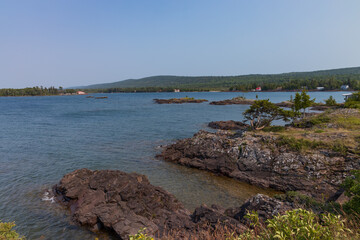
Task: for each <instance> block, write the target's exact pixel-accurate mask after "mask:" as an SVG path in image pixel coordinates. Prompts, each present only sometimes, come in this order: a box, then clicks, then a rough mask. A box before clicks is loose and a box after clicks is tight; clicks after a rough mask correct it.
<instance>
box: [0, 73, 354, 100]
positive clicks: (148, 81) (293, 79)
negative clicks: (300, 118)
mask: <svg viewBox="0 0 360 240" xmlns="http://www.w3.org/2000/svg"><path fill="white" fill-rule="evenodd" d="M175 89H176V90H177V91H181V92H198V91H243V92H246V91H254V90H256V89H261V91H299V90H303V89H306V90H308V91H319V90H321V91H336V90H360V67H354V68H342V69H331V70H323V71H314V72H293V73H283V74H250V75H239V76H197V77H185V76H152V77H146V78H141V79H129V80H123V81H118V82H113V83H104V84H95V85H89V86H81V87H73V88H72V89H63V88H61V87H59V88H55V87H49V88H46V87H45V88H44V87H28V88H22V89H11V88H6V89H0V96H47V95H61V94H65V95H66V94H75V93H76V91H79V90H82V91H85V92H88V93H116V92H173V91H174V90H175Z"/></svg>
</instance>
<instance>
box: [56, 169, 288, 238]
mask: <svg viewBox="0 0 360 240" xmlns="http://www.w3.org/2000/svg"><path fill="white" fill-rule="evenodd" d="M53 192H54V195H55V197H56V199H57V202H58V203H60V204H62V205H64V206H66V207H67V208H68V209H69V210H70V213H71V219H72V221H73V223H75V224H77V225H81V226H84V227H87V228H88V229H89V230H91V231H94V232H97V231H100V230H105V231H108V232H110V233H113V234H114V235H116V236H118V238H119V239H128V237H129V235H133V234H136V233H137V232H138V231H139V230H140V229H143V228H146V230H145V232H146V233H147V234H148V235H149V236H154V237H156V238H157V239H196V237H198V239H206V236H207V235H208V234H209V233H210V234H211V233H212V232H213V231H216V230H219V229H226V230H230V231H232V232H235V233H238V234H239V233H241V232H243V231H244V230H245V229H247V228H248V225H247V219H246V218H244V217H245V215H246V213H247V212H248V211H250V212H251V211H257V212H258V213H259V217H260V219H262V220H266V219H268V218H271V217H272V216H274V215H276V214H278V213H283V212H285V211H286V210H289V209H291V208H292V207H293V206H292V204H291V203H290V202H284V201H280V200H277V199H274V198H270V197H268V196H266V195H262V194H257V195H256V196H254V197H252V198H250V199H249V200H247V201H246V202H245V203H244V204H243V205H241V206H239V207H237V208H228V209H224V208H222V207H220V206H216V205H212V206H211V207H208V206H206V205H202V206H199V207H198V208H196V209H195V211H194V212H193V213H190V212H189V211H188V210H187V209H185V208H184V207H183V205H182V204H181V203H180V202H178V200H177V199H176V198H175V197H174V196H173V195H172V194H170V193H168V192H167V191H165V190H163V189H162V188H160V187H156V186H153V185H151V184H150V183H149V180H148V179H147V177H146V176H144V175H140V174H136V173H130V174H129V173H125V172H122V171H118V170H116V171H115V170H100V171H92V170H89V169H79V170H76V171H74V172H71V173H69V174H67V175H65V176H64V177H63V178H62V179H61V181H60V182H59V183H58V184H57V185H55V186H54V187H53ZM195 236H196V237H195Z"/></svg>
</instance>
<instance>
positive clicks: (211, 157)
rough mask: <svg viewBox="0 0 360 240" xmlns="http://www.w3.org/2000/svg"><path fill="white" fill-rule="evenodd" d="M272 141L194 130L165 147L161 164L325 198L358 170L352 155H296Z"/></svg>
mask: <svg viewBox="0 0 360 240" xmlns="http://www.w3.org/2000/svg"><path fill="white" fill-rule="evenodd" d="M276 140H277V138H276V136H271V135H256V134H255V133H250V132H246V133H245V134H243V136H240V137H239V136H238V135H233V134H232V133H229V132H225V131H220V132H218V133H210V132H206V131H199V132H198V133H196V134H195V135H194V136H193V137H192V138H188V139H183V140H179V141H178V142H176V143H175V144H172V145H169V146H167V147H165V148H164V150H163V152H162V153H161V154H160V155H159V157H161V158H162V159H164V160H166V161H170V162H174V163H178V164H181V165H185V166H188V167H193V168H198V169H202V170H207V171H211V172H214V173H217V174H221V175H225V176H228V177H231V178H235V179H238V180H240V181H244V182H248V183H250V184H254V185H257V186H261V187H264V188H273V189H277V190H280V191H300V192H301V191H303V192H306V193H310V194H311V195H312V196H313V197H318V198H324V197H325V198H328V197H331V196H333V195H334V194H336V192H337V190H338V188H339V185H340V184H341V182H342V181H343V180H344V179H345V177H346V176H347V175H349V171H350V170H351V169H359V168H360V158H359V156H358V155H356V154H350V153H349V154H347V155H346V156H343V155H341V154H339V153H336V152H333V151H331V150H330V149H319V150H313V151H311V152H309V153H299V152H296V151H293V150H290V149H288V148H287V147H286V146H277V145H276Z"/></svg>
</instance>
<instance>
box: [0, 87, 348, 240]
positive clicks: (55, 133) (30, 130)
mask: <svg viewBox="0 0 360 240" xmlns="http://www.w3.org/2000/svg"><path fill="white" fill-rule="evenodd" d="M256 94H257V95H258V96H259V98H260V99H267V98H270V100H272V101H273V102H281V101H284V100H288V99H289V98H290V95H291V94H294V93H286V92H281V93H147V94H141V93H139V94H109V95H108V99H103V100H102V101H96V100H94V99H88V98H85V97H84V96H56V97H21V98H0V109H1V113H0V124H1V128H0V131H1V132H0V156H1V157H0V166H1V167H0V203H1V204H0V219H1V220H3V221H16V224H17V230H18V231H19V232H20V233H21V234H23V235H25V236H27V238H28V239H94V238H95V237H96V235H95V234H93V233H90V232H89V231H87V230H86V229H83V228H81V227H77V226H75V225H72V224H70V222H71V221H70V220H71V219H69V215H68V212H67V210H65V209H63V208H62V207H61V206H59V205H57V204H54V203H52V201H51V196H49V195H44V194H45V193H46V191H49V189H51V187H52V186H53V185H54V184H56V183H57V182H58V181H59V180H60V179H61V177H62V176H63V175H64V174H66V173H68V172H70V171H73V170H75V169H78V168H90V169H119V170H122V171H126V172H138V173H141V174H145V175H147V176H148V178H149V180H150V182H151V183H152V184H154V185H158V186H162V187H163V188H164V189H166V190H167V191H169V192H170V193H172V194H174V195H175V196H176V197H177V198H178V199H179V200H180V201H181V202H183V204H184V205H185V206H186V207H187V208H189V209H191V210H192V209H194V208H195V207H196V206H200V205H201V204H202V203H205V204H208V205H211V204H212V203H216V204H219V205H222V206H224V207H234V206H239V205H241V204H242V203H243V202H244V201H245V199H247V198H249V197H250V196H252V195H254V194H256V193H258V192H261V193H266V194H273V192H272V191H268V190H264V189H259V188H256V187H254V186H250V185H248V184H244V183H239V182H237V181H235V180H231V179H228V178H226V177H221V176H216V175H214V174H212V173H207V172H204V171H200V170H196V169H189V168H186V167H183V166H178V165H175V164H172V163H167V162H163V161H160V160H157V159H154V156H155V155H156V154H157V153H158V151H159V149H158V148H157V147H158V146H159V145H164V144H169V143H171V142H172V141H175V140H176V139H181V138H186V137H191V136H192V135H193V134H194V133H195V132H197V131H198V130H200V129H202V128H206V124H205V123H207V122H210V121H217V120H242V114H241V113H242V112H243V111H244V110H245V109H247V107H248V106H244V105H230V106H214V105H209V104H208V103H201V104H181V105H157V104H154V103H153V101H152V99H153V98H172V97H185V96H189V97H195V98H205V99H208V100H209V101H214V100H223V99H229V98H233V97H236V96H238V95H245V96H246V97H247V98H255V95H256ZM341 94H342V93H341V92H332V93H326V92H317V93H310V95H311V97H312V98H314V97H316V99H317V101H321V100H322V101H323V100H324V99H327V98H328V97H329V95H333V96H334V98H335V99H336V101H337V102H341V101H342V100H343V99H342V96H341ZM99 95H100V94H99ZM44 200H45V201H44ZM104 236H107V235H101V239H103V238H105V237H104ZM109 239H110V237H109Z"/></svg>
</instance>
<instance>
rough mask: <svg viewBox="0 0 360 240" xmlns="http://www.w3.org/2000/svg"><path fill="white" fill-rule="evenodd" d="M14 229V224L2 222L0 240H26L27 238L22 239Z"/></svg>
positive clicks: (0, 223)
mask: <svg viewBox="0 0 360 240" xmlns="http://www.w3.org/2000/svg"><path fill="white" fill-rule="evenodd" d="M13 227H15V223H14V222H9V223H7V222H5V223H3V222H0V240H24V239H25V238H24V237H20V235H19V234H18V233H17V232H16V231H15V230H13Z"/></svg>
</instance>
